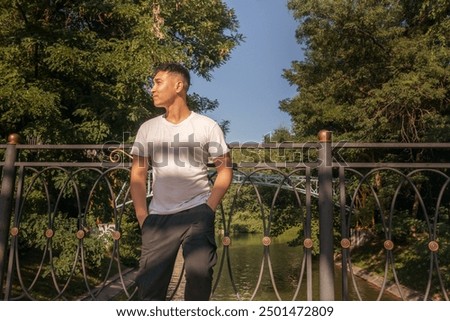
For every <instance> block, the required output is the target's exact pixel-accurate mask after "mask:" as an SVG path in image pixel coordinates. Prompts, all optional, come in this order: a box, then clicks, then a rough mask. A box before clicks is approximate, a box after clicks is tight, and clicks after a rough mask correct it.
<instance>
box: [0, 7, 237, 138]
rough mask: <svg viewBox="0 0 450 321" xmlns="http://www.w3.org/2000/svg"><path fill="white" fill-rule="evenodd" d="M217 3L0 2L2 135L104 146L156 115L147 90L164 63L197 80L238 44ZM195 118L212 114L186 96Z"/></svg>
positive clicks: (230, 16) (232, 23)
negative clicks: (184, 69) (196, 112)
mask: <svg viewBox="0 0 450 321" xmlns="http://www.w3.org/2000/svg"><path fill="white" fill-rule="evenodd" d="M237 28H238V21H237V19H236V16H235V14H234V11H233V10H232V9H230V8H228V7H227V5H226V4H225V3H223V2H222V1H221V0H190V1H187V0H153V1H151V0H137V1H131V0H120V1H119V0H105V1H96V0H86V1H71V0H64V1H63V0H55V1H45V0H38V1H36V0H22V1H19V0H0V135H1V137H2V139H5V138H6V137H7V135H8V134H10V133H12V132H17V133H19V134H21V136H22V137H23V138H25V139H27V140H33V141H38V142H45V143H62V142H69V143H103V142H105V141H106V140H120V139H121V138H122V136H123V133H124V132H133V133H134V132H135V131H136V129H137V127H138V125H139V124H140V123H141V122H142V121H143V120H145V119H147V118H148V117H150V116H152V115H153V114H154V113H155V111H154V110H153V109H152V108H151V107H152V101H151V97H150V96H149V95H148V93H147V92H146V90H145V84H146V82H147V80H148V77H149V76H150V75H151V72H152V69H153V67H154V66H155V65H156V64H158V63H160V62H164V61H177V62H181V63H184V64H185V65H186V66H187V67H188V68H190V69H191V70H193V71H194V72H195V73H196V74H198V75H200V76H202V77H205V78H206V79H209V78H210V72H211V71H212V70H213V69H214V68H217V67H219V66H221V65H222V64H223V63H225V62H226V61H227V60H228V59H229V57H230V54H231V51H232V49H233V48H234V47H235V46H237V45H238V44H239V43H240V41H241V39H242V38H241V37H242V36H241V35H240V34H239V33H238V31H237ZM190 103H191V104H192V108H193V109H194V110H199V111H204V110H208V109H211V108H215V107H217V102H216V101H210V100H209V99H207V98H203V97H200V96H199V95H197V94H195V93H194V94H193V95H191V97H190Z"/></svg>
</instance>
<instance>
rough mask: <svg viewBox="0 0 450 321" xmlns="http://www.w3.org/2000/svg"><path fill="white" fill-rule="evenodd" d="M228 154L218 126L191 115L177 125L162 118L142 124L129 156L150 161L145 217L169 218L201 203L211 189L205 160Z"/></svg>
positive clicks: (211, 121) (206, 119)
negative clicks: (150, 186)
mask: <svg viewBox="0 0 450 321" xmlns="http://www.w3.org/2000/svg"><path fill="white" fill-rule="evenodd" d="M228 151H229V148H228V146H227V144H226V142H225V139H224V135H223V131H222V129H221V128H220V126H219V125H218V124H217V123H216V122H215V121H214V120H212V119H210V118H209V117H206V116H203V115H200V114H197V113H195V112H191V114H190V115H189V117H188V118H186V119H185V120H183V121H182V122H181V123H179V124H172V123H170V122H168V121H167V120H166V119H165V117H164V115H162V116H158V117H155V118H152V119H150V120H148V121H146V122H145V123H143V124H142V125H141V127H140V128H139V131H138V133H137V136H136V139H135V141H134V144H133V147H132V149H131V154H132V155H139V156H143V157H149V158H150V159H151V165H152V178H153V179H152V192H153V198H152V200H151V202H150V205H149V213H150V214H173V213H177V212H180V211H183V210H187V209H189V208H192V207H195V206H197V205H200V204H202V203H205V202H206V201H207V199H208V197H209V194H210V189H211V188H210V184H209V181H208V168H207V162H208V157H219V156H222V155H224V154H226V153H227V152H228Z"/></svg>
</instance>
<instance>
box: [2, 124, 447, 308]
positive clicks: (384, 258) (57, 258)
mask: <svg viewBox="0 0 450 321" xmlns="http://www.w3.org/2000/svg"><path fill="white" fill-rule="evenodd" d="M129 148H130V145H126V144H107V145H57V146H56V145H20V144H17V137H16V136H11V137H10V141H9V144H7V145H0V152H1V153H3V159H4V161H3V162H2V163H0V166H1V167H2V173H3V174H2V181H1V199H0V211H1V212H0V214H1V215H0V235H1V236H0V238H1V239H0V282H1V285H2V296H3V299H4V300H105V299H110V300H133V299H134V298H135V290H134V284H133V275H134V274H133V273H134V272H135V267H136V262H137V257H138V255H139V242H140V234H139V228H138V226H137V223H136V221H135V218H134V214H133V208H132V202H131V199H130V196H129V188H128V186H129V185H128V180H129V169H130V155H128V154H127V151H128V150H129ZM231 148H232V151H233V159H234V161H235V163H234V180H233V183H234V184H233V188H232V189H230V191H229V193H228V195H227V199H226V200H224V202H223V203H222V205H221V207H220V208H219V210H218V212H217V227H218V229H220V242H221V244H220V247H221V248H220V250H221V256H220V260H219V262H218V265H217V267H216V270H215V283H214V292H213V297H212V298H213V299H214V295H215V293H217V292H218V291H219V290H220V289H221V288H222V287H223V284H224V282H225V281H224V280H225V279H226V280H227V282H228V287H227V289H228V291H229V292H230V296H227V297H228V298H233V299H236V300H257V299H258V298H259V296H258V295H259V293H261V291H262V290H261V289H262V287H263V286H264V282H265V281H264V278H266V279H268V283H269V284H270V289H271V290H270V291H272V294H273V296H274V298H275V299H278V300H285V299H289V300H316V299H320V300H336V299H342V300H364V297H363V296H362V295H361V293H360V290H359V286H358V282H357V280H358V279H359V278H366V277H368V276H371V275H374V276H377V277H373V279H375V280H378V284H377V293H378V294H377V297H376V299H378V300H383V299H385V298H384V295H385V294H386V293H391V294H393V295H395V296H396V297H397V298H399V299H402V300H419V299H420V300H441V299H442V300H448V299H449V297H448V293H449V292H448V288H449V284H450V278H449V276H448V273H447V271H448V269H449V268H450V254H449V253H450V251H449V250H450V217H449V212H450V211H449V202H450V195H449V187H448V185H449V182H450V178H449V174H448V170H449V168H450V162H449V161H448V157H449V153H448V152H449V151H450V144H448V143H433V144H392V143H377V144H375V143H348V142H338V143H333V142H332V141H331V133H330V132H326V131H322V132H320V133H319V141H318V142H313V143H289V142H285V143H281V144H278V143H269V144H232V145H231ZM393 151H401V152H400V153H398V152H397V153H393ZM427 153H435V154H436V153H437V154H438V155H441V156H442V157H441V159H442V160H440V161H439V162H436V161H434V162H425V161H417V160H418V159H419V160H420V158H421V159H426V156H424V155H425V154H427ZM390 154H395V155H396V161H395V162H386V159H389V157H390ZM411 155H415V156H417V157H416V158H415V161H414V162H412V161H410V160H409V159H407V160H406V161H403V162H400V161H398V158H401V157H403V156H408V157H410V156H411ZM435 156H436V155H434V157H433V159H438V158H439V157H435ZM367 157H370V159H369V161H356V162H354V161H352V160H360V159H363V158H367ZM419 157H420V158H419ZM377 159H383V162H378V161H377ZM150 177H151V176H150V175H149V194H148V197H149V198H151V178H150ZM214 177H215V171H214V168H213V167H210V178H211V181H213V180H214ZM241 214H242V215H241ZM244 214H245V215H247V216H250V219H253V220H255V219H256V220H257V222H258V223H255V224H256V225H258V226H257V228H256V230H258V233H259V234H258V235H261V238H260V246H259V247H258V248H259V249H260V260H258V261H255V262H253V263H252V264H254V265H256V266H257V271H258V275H257V276H256V278H255V279H254V282H253V283H252V284H250V285H249V284H247V285H245V286H244V285H243V284H242V283H241V282H240V281H239V280H238V277H237V276H238V275H239V273H242V271H241V270H237V269H236V267H235V264H234V263H235V261H236V258H237V257H239V256H236V255H238V252H239V250H240V249H239V248H233V239H234V237H235V234H234V231H235V230H236V229H237V225H238V223H239V224H242V221H245V219H243V220H242V221H239V217H240V216H245V215H244ZM238 221H239V222H238ZM289 228H293V229H295V230H297V231H298V235H297V237H296V238H295V239H293V240H292V242H291V243H292V244H293V245H296V246H297V247H296V248H297V249H299V250H298V262H297V263H295V264H294V265H295V266H294V267H293V270H294V272H293V274H292V276H291V278H292V280H291V288H290V290H289V291H288V294H285V293H283V294H281V293H280V291H279V279H280V276H279V275H277V271H275V269H274V265H275V264H276V263H280V264H285V263H288V262H284V261H283V258H280V257H278V256H276V254H277V253H276V252H274V251H275V249H274V240H276V237H277V235H279V234H281V233H283V232H284V231H285V230H286V229H289ZM271 250H273V251H271ZM274 257H276V259H274ZM275 261H276V262H275ZM280 261H281V262H280ZM355 261H357V264H355V263H354V262H355ZM313 270H318V274H315V273H313ZM337 274H339V279H340V283H339V284H337V286H336V275H337ZM173 280H174V282H173V284H172V285H173V286H172V289H171V294H170V298H169V299H177V296H178V294H179V293H180V292H181V291H182V286H183V267H182V262H180V267H179V269H177V270H176V272H175V274H174V277H173ZM409 284H413V285H415V289H414V290H415V291H411V290H410V289H408V288H407V287H406V286H405V285H409ZM244 287H245V291H244ZM264 291H267V289H265V290H264ZM244 292H245V293H244Z"/></svg>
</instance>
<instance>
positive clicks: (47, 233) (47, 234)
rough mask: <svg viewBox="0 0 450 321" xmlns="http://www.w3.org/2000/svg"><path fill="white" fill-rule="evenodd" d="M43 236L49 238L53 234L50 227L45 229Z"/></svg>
mask: <svg viewBox="0 0 450 321" xmlns="http://www.w3.org/2000/svg"><path fill="white" fill-rule="evenodd" d="M44 235H45V237H46V238H48V239H50V238H52V237H53V235H55V231H53V230H52V229H51V228H49V229H47V230H46V231H45V233H44Z"/></svg>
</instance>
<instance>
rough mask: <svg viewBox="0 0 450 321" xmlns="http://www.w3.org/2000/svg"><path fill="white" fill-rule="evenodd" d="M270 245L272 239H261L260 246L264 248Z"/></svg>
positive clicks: (266, 237)
mask: <svg viewBox="0 0 450 321" xmlns="http://www.w3.org/2000/svg"><path fill="white" fill-rule="evenodd" d="M271 243H272V239H271V238H270V237H268V236H264V237H263V239H262V244H263V245H264V246H269V245H270V244H271Z"/></svg>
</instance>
